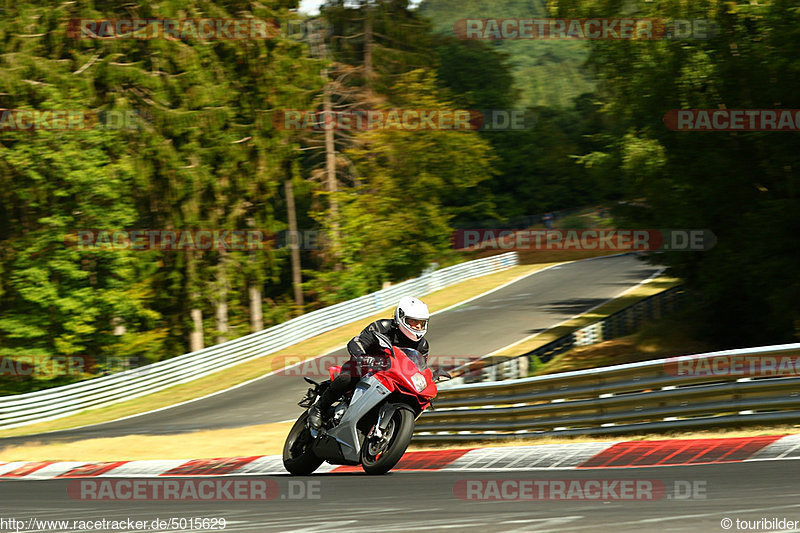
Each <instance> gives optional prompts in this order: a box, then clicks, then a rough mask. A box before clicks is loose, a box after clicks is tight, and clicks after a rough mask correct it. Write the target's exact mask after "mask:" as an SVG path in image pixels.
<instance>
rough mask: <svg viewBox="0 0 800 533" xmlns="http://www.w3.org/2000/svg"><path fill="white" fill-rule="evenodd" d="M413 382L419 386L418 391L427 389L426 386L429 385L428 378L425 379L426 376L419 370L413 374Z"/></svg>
mask: <svg viewBox="0 0 800 533" xmlns="http://www.w3.org/2000/svg"><path fill="white" fill-rule="evenodd" d="M411 382H412V383H413V384H414V386H415V387H416V388H417V392H422V391H424V390H425V387H427V386H428V380H426V379H425V376H423V375H422V374H420V373H419V372H417V373H416V374H414V375H413V376H411Z"/></svg>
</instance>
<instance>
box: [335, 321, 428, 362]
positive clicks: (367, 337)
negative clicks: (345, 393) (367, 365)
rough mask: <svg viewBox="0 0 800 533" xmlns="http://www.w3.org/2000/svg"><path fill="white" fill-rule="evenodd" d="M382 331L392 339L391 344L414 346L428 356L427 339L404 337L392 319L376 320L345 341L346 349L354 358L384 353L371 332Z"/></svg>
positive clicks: (404, 346) (405, 346)
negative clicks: (348, 340) (417, 339)
mask: <svg viewBox="0 0 800 533" xmlns="http://www.w3.org/2000/svg"><path fill="white" fill-rule="evenodd" d="M375 332H379V333H383V334H384V335H386V336H387V337H389V340H390V341H392V346H400V347H402V348H414V349H415V350H417V351H418V352H419V353H421V354H422V355H424V356H425V357H426V358H427V357H428V349H429V347H428V340H427V339H426V338H425V337H422V338H421V339H420V340H419V341H416V342H415V341H412V340H411V339H409V338H408V337H406V336H405V335H404V334H403V332H402V331H400V329H399V328H398V327H397V324H396V323H395V321H394V319H393V318H391V319H383V320H376V321H375V322H373V323H372V324H370V325H369V326H367V327H365V328H364V330H363V331H362V332H361V333H360V334H359V335H358V337H353V339H352V340H351V341H350V342H348V343H347V351H348V352H350V355H351V356H353V357H355V358H361V357H364V356H365V355H384V353H383V350H382V349H381V348H380V346H379V345H378V339H377V337H375V335H374V334H373V333H375Z"/></svg>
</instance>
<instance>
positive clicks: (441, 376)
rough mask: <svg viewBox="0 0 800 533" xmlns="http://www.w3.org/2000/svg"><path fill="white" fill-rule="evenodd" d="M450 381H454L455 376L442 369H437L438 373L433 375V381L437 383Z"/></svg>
mask: <svg viewBox="0 0 800 533" xmlns="http://www.w3.org/2000/svg"><path fill="white" fill-rule="evenodd" d="M450 379H453V376H451V375H450V372H447V371H446V370H442V369H441V368H437V369H436V372H434V373H433V381H435V382H436V383H439V382H442V381H448V380H450Z"/></svg>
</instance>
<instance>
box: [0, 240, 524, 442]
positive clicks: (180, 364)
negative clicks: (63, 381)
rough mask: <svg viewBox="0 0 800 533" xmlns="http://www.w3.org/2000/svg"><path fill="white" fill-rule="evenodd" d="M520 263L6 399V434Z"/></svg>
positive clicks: (436, 278) (406, 285) (1, 422)
mask: <svg viewBox="0 0 800 533" xmlns="http://www.w3.org/2000/svg"><path fill="white" fill-rule="evenodd" d="M517 263H518V258H517V254H516V252H509V253H506V254H502V255H496V256H492V257H486V258H483V259H477V260H474V261H468V262H466V263H461V264H458V265H454V266H451V267H447V268H443V269H440V270H434V271H432V272H427V273H425V274H423V275H422V276H420V277H418V278H414V279H410V280H408V281H404V282H402V283H398V284H397V285H394V286H391V287H387V288H386V289H382V290H380V291H377V292H373V293H371V294H367V295H365V296H361V297H360V298H356V299H353V300H349V301H347V302H342V303H338V304H335V305H332V306H330V307H325V308H323V309H318V310H317V311H312V312H310V313H307V314H304V315H302V316H299V317H297V318H293V319H291V320H289V321H287V322H284V323H282V324H278V325H276V326H272V327H270V328H267V329H265V330H263V331H259V332H256V333H252V334H250V335H246V336H244V337H240V338H238V339H234V340H231V341H228V342H225V343H222V344H218V345H215V346H210V347H208V348H204V349H202V350H198V351H196V352H192V353H188V354H184V355H180V356H178V357H174V358H172V359H168V360H166V361H160V362H158V363H153V364H150V365H147V366H143V367H139V368H135V369H132V370H126V371H124V372H120V373H115V374H111V375H108V376H103V377H98V378H94V379H90V380H86V381H81V382H78V383H73V384H71V385H66V386H63V387H56V388H52V389H46V390H41V391H36V392H29V393H24V394H18V395H13V396H5V397H0V430H3V429H11V428H15V427H19V426H25V425H29V424H35V423H38V422H45V421H48V420H54V419H57V418H61V417H65V416H69V415H71V414H75V413H78V412H80V411H84V410H86V409H92V408H100V407H106V406H109V405H113V404H115V403H119V402H123V401H127V400H130V399H133V398H138V397H140V396H144V395H147V394H152V393H154V392H158V391H160V390H163V389H166V388H168V387H172V386H174V385H179V384H181V383H187V382H189V381H193V380H195V379H199V378H202V377H205V376H207V375H209V374H212V373H214V372H218V371H220V370H224V369H225V368H228V367H231V366H234V365H237V364H240V363H243V362H245V361H249V360H251V359H255V358H258V357H263V356H264V355H268V354H270V353H273V352H276V351H278V350H282V349H283V348H286V347H288V346H291V345H292V344H296V343H298V342H300V341H303V340H305V339H308V338H311V337H313V336H315V335H319V334H320V333H324V332H326V331H330V330H332V329H335V328H337V327H339V326H342V325H344V324H347V323H349V322H352V321H354V320H359V319H361V318H366V317H368V316H370V315H373V314H375V313H377V312H379V311H381V310H383V309H386V308H388V307H390V306H393V305H395V304H396V303H397V301H398V300H399V299H400V297H401V296H403V295H406V294H414V295H418V296H422V295H424V294H428V293H431V292H434V291H437V290H439V289H441V288H443V287H446V286H448V285H452V284H454V283H458V282H460V281H463V280H466V279H471V278H475V277H478V276H483V275H485V274H490V273H492V272H497V271H500V270H504V269H507V268H510V267H512V266H514V265H516V264H517Z"/></svg>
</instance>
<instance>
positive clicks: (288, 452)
mask: <svg viewBox="0 0 800 533" xmlns="http://www.w3.org/2000/svg"><path fill="white" fill-rule="evenodd" d="M307 418H308V411H306V412H305V413H303V414H302V415H300V418H298V419H297V422H295V423H294V425H293V426H292V429H291V430H290V431H289V435H287V436H286V442H285V443H284V445H283V466H284V467H285V468H286V470H287V471H288V472H289V473H290V474H293V475H295V476H307V475H309V474H311V473H312V472H314V470H316V469H317V468H319V465H321V464H322V462H323V460H322V459H320V458H319V457H317V456H316V454H315V453H314V451H313V450H312V449H311V444H312V443H313V442H314V437H312V436H311V432H310V431H309V430H308V427H306V419H307Z"/></svg>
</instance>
